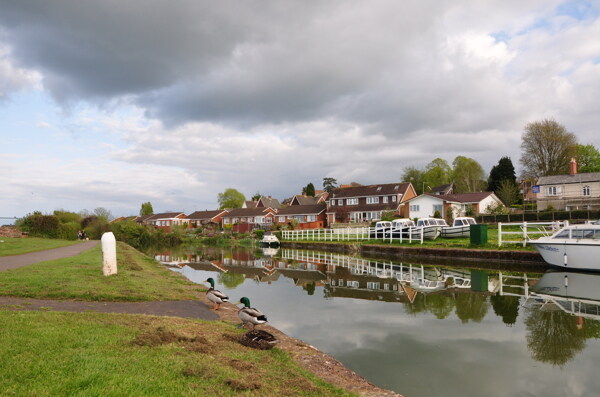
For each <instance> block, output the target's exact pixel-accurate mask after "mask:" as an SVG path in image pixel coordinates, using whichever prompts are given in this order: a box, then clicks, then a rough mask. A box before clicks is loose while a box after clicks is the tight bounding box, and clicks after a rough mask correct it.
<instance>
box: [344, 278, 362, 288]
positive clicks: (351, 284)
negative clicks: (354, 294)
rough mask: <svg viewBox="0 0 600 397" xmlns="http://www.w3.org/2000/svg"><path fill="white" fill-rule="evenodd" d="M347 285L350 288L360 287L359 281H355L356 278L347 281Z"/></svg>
mask: <svg viewBox="0 0 600 397" xmlns="http://www.w3.org/2000/svg"><path fill="white" fill-rule="evenodd" d="M346 287H348V288H358V287H359V285H358V281H354V280H348V282H347V283H346Z"/></svg>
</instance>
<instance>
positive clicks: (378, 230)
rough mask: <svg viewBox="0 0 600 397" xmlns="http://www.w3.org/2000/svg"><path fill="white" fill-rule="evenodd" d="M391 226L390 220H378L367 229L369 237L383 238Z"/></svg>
mask: <svg viewBox="0 0 600 397" xmlns="http://www.w3.org/2000/svg"><path fill="white" fill-rule="evenodd" d="M391 228H392V222H390V221H379V222H377V223H375V227H374V228H373V229H371V230H370V231H369V238H384V237H385V234H386V232H388V231H389V230H390V229H391Z"/></svg>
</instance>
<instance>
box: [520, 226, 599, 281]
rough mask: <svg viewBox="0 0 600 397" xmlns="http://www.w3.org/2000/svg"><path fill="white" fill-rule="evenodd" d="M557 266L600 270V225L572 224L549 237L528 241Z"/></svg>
mask: <svg viewBox="0 0 600 397" xmlns="http://www.w3.org/2000/svg"><path fill="white" fill-rule="evenodd" d="M528 244H531V245H533V246H534V247H535V248H536V249H537V250H538V252H539V253H540V254H541V255H542V258H544V260H545V261H546V262H547V263H548V264H550V265H552V266H556V267H560V268H564V269H574V270H593V271H600V225H594V224H585V225H570V226H566V227H564V228H562V229H561V230H559V231H558V232H556V233H554V234H553V235H551V236H549V237H540V238H538V239H537V240H531V241H528Z"/></svg>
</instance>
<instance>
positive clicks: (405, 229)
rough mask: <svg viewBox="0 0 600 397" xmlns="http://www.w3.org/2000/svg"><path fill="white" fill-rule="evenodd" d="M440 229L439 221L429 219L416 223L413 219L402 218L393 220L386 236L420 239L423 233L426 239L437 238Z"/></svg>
mask: <svg viewBox="0 0 600 397" xmlns="http://www.w3.org/2000/svg"><path fill="white" fill-rule="evenodd" d="M427 219H429V218H427ZM431 219H435V218H431ZM419 221H420V220H419ZM440 229H441V226H439V225H437V222H433V221H431V222H430V221H429V220H428V221H427V222H426V223H425V222H421V224H419V223H417V224H416V225H415V222H413V221H412V220H411V219H408V218H400V219H394V220H393V221H392V227H391V229H390V230H389V231H388V232H387V233H386V235H385V238H390V237H392V238H400V237H401V236H402V238H403V239H408V238H410V239H412V240H420V239H421V233H422V234H423V239H424V240H435V239H436V238H437V237H438V236H439V235H440Z"/></svg>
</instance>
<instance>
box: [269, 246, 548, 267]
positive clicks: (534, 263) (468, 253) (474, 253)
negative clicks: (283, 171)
mask: <svg viewBox="0 0 600 397" xmlns="http://www.w3.org/2000/svg"><path fill="white" fill-rule="evenodd" d="M280 244H281V247H282V248H295V249H304V250H322V251H330V252H336V253H340V254H346V255H357V254H358V255H361V256H364V257H368V258H373V259H380V260H414V261H416V262H417V263H420V264H432V265H448V266H461V267H478V268H487V269H503V270H530V271H537V272H544V271H546V270H547V269H548V268H549V265H548V264H547V263H546V262H544V260H543V259H542V256H541V255H540V254H539V253H538V252H532V251H517V250H513V251H509V250H487V249H468V248H432V247H405V246H397V245H382V244H337V243H332V242H317V241H282V242H281V243H280Z"/></svg>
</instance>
